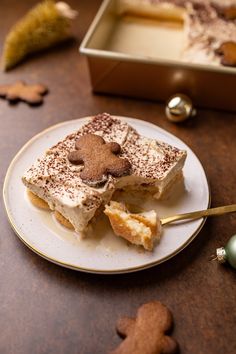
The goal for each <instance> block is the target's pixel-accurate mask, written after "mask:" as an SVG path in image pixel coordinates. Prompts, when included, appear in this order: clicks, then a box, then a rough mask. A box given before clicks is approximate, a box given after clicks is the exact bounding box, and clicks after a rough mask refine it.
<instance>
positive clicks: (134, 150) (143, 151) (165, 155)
mask: <svg viewBox="0 0 236 354" xmlns="http://www.w3.org/2000/svg"><path fill="white" fill-rule="evenodd" d="M85 134H96V135H100V136H102V137H103V138H104V140H105V141H106V142H112V141H114V142H117V143H118V144H120V146H121V154H120V157H121V158H122V157H124V158H127V159H128V160H129V162H130V163H131V166H132V170H131V174H130V175H128V176H123V177H117V178H116V177H112V176H108V180H107V182H106V183H105V184H104V185H103V186H101V187H98V188H95V187H91V186H88V185H86V184H84V183H83V182H82V180H81V178H80V171H81V170H82V169H83V165H73V164H71V163H70V162H69V160H68V153H69V152H70V151H72V150H74V148H75V141H76V139H78V138H79V137H80V136H82V135H85ZM185 158H186V152H185V151H182V150H179V149H177V148H175V147H172V146H170V145H168V144H166V143H163V142H160V141H156V140H152V139H147V138H145V137H142V136H140V135H139V134H138V132H137V131H136V130H135V129H134V128H132V127H131V126H130V125H128V124H127V123H125V122H124V121H122V120H120V119H117V118H113V117H112V116H110V115H109V114H107V113H104V114H99V115H97V116H96V117H94V118H93V119H91V121H90V122H89V123H88V124H86V125H85V126H83V127H82V128H81V129H79V130H78V131H77V132H74V133H72V134H70V135H68V136H67V137H66V138H65V139H64V140H62V141H60V142H58V143H57V144H56V145H54V146H53V147H51V148H50V149H49V150H47V151H46V153H45V155H44V156H43V157H42V158H39V159H37V161H36V162H35V163H34V165H33V166H31V167H30V168H29V170H28V171H27V172H26V173H25V175H24V176H23V182H24V183H25V185H26V186H27V187H28V188H29V189H30V190H31V191H32V192H33V193H35V194H36V195H38V196H39V197H41V198H42V199H44V200H45V201H47V202H48V204H49V206H50V208H51V209H56V210H58V211H59V212H61V213H62V215H63V216H65V217H66V218H68V219H69V221H70V222H71V223H72V224H73V225H74V226H75V229H76V230H77V231H81V230H83V229H84V228H85V227H86V226H87V223H88V221H89V220H90V219H91V218H92V217H93V216H94V214H95V212H96V210H97V209H98V208H99V207H100V206H101V205H103V204H105V203H107V202H109V200H110V199H111V197H112V194H113V193H114V191H115V190H116V189H117V188H122V187H125V186H127V185H134V184H138V185H141V184H142V183H146V184H148V183H150V184H156V185H157V187H158V186H159V184H161V186H162V184H163V185H165V184H166V183H167V182H169V179H170V178H172V177H174V175H175V174H176V173H177V172H178V171H179V170H181V169H182V167H183V164H184V160H185ZM162 187H163V186H162Z"/></svg>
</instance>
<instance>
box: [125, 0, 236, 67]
mask: <svg viewBox="0 0 236 354" xmlns="http://www.w3.org/2000/svg"><path fill="white" fill-rule="evenodd" d="M118 12H119V13H120V15H138V16H144V17H155V18H157V19H160V20H165V21H167V22H169V21H179V22H182V23H183V30H184V45H183V51H182V53H181V56H180V59H181V60H183V61H187V62H191V63H203V64H215V65H219V64H223V65H229V66H234V63H233V64H232V62H228V63H227V60H222V53H220V52H219V51H218V49H219V48H220V47H221V45H222V44H224V43H227V42H233V43H235V48H234V49H233V50H234V53H233V55H234V56H236V53H235V52H236V1H235V0H136V1H133V0H120V1H119V5H118Z"/></svg>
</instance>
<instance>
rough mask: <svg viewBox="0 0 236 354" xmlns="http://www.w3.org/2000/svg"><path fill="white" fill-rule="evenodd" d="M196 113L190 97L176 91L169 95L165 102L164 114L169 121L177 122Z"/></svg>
mask: <svg viewBox="0 0 236 354" xmlns="http://www.w3.org/2000/svg"><path fill="white" fill-rule="evenodd" d="M194 115H196V110H195V109H194V108H193V103H192V101H191V99H190V98H189V97H188V96H186V95H184V94H182V93H177V94H175V95H173V96H171V97H170V98H169V99H168V101H167V103H166V116H167V118H168V119H169V120H170V121H171V122H175V123H179V122H183V121H184V120H186V119H189V118H190V117H192V116H194Z"/></svg>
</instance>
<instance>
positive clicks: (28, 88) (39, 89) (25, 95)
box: [0, 81, 48, 105]
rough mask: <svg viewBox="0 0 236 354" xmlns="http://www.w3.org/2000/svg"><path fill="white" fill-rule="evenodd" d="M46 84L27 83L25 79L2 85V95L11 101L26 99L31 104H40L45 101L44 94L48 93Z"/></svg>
mask: <svg viewBox="0 0 236 354" xmlns="http://www.w3.org/2000/svg"><path fill="white" fill-rule="evenodd" d="M47 91H48V89H47V87H46V86H44V85H41V84H36V85H26V84H25V83H24V82H23V81H17V82H15V83H14V84H11V85H0V97H4V98H6V99H7V100H8V101H10V102H14V101H20V100H21V101H24V102H27V103H29V104H31V105H38V104H41V103H42V102H43V97H42V96H43V95H45V94H46V93H47Z"/></svg>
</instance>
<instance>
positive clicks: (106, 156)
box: [68, 134, 131, 187]
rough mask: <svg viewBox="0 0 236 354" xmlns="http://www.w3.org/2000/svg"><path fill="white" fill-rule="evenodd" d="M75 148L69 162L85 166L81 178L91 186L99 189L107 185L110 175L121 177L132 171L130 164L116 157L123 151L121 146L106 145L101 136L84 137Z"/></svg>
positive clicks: (69, 156) (70, 154)
mask: <svg viewBox="0 0 236 354" xmlns="http://www.w3.org/2000/svg"><path fill="white" fill-rule="evenodd" d="M75 148H76V150H75V151H72V152H70V153H69V155H68V160H69V161H70V162H71V163H73V164H76V165H78V164H82V163H83V164H84V168H83V171H82V172H81V173H80V178H81V179H82V181H83V182H84V183H86V184H88V185H90V186H93V187H98V186H100V185H101V184H103V183H105V182H106V181H107V178H108V175H109V174H110V175H112V176H114V177H120V176H123V175H127V174H129V173H130V171H131V165H130V162H129V161H128V160H127V159H122V158H120V157H118V156H116V155H117V154H119V153H120V151H121V147H120V145H119V144H117V143H114V142H112V143H106V142H105V140H104V139H103V138H102V137H101V136H98V135H95V134H87V135H83V136H81V137H80V138H79V139H78V140H77V141H76V144H75Z"/></svg>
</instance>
